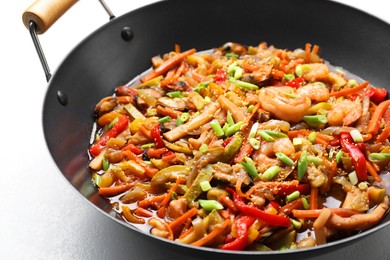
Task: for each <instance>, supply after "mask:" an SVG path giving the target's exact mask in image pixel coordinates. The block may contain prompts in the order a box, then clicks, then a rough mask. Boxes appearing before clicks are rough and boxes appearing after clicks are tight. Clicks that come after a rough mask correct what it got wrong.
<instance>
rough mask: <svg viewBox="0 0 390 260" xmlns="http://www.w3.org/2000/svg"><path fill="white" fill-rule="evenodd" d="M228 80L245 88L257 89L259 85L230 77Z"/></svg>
mask: <svg viewBox="0 0 390 260" xmlns="http://www.w3.org/2000/svg"><path fill="white" fill-rule="evenodd" d="M229 81H230V82H231V83H234V84H236V85H237V86H239V87H240V88H242V89H247V90H258V89H259V86H257V85H255V84H252V83H249V82H246V81H242V80H237V79H235V78H230V79H229Z"/></svg>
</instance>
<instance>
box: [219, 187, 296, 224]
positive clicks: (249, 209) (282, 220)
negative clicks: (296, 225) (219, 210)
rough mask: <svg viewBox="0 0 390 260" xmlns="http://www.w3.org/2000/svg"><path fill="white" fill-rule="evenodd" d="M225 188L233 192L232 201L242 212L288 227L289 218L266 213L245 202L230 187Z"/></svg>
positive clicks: (269, 222)
mask: <svg viewBox="0 0 390 260" xmlns="http://www.w3.org/2000/svg"><path fill="white" fill-rule="evenodd" d="M226 190H227V191H228V192H230V193H232V194H233V201H234V204H235V205H236V207H237V208H238V209H239V210H240V211H241V212H242V213H243V214H244V215H248V216H253V217H256V218H259V219H261V220H262V221H264V222H265V223H267V224H269V225H272V226H280V227H290V226H291V221H290V218H288V217H286V216H281V215H275V214H270V213H267V212H265V211H263V210H260V209H258V208H256V207H255V206H252V205H248V204H245V202H244V200H243V198H242V197H241V196H239V195H238V194H237V193H236V192H235V191H234V190H233V189H232V188H230V187H227V188H226Z"/></svg>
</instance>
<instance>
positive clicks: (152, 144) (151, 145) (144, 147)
mask: <svg viewBox="0 0 390 260" xmlns="http://www.w3.org/2000/svg"><path fill="white" fill-rule="evenodd" d="M153 146H154V143H148V144H143V145H141V149H146V148H150V147H153Z"/></svg>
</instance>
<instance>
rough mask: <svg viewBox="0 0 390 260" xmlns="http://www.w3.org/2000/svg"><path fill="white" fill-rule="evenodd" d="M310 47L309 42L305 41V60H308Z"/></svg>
mask: <svg viewBox="0 0 390 260" xmlns="http://www.w3.org/2000/svg"><path fill="white" fill-rule="evenodd" d="M310 49H311V44H310V43H306V44H305V53H306V60H308V61H309V60H310V58H311V55H310Z"/></svg>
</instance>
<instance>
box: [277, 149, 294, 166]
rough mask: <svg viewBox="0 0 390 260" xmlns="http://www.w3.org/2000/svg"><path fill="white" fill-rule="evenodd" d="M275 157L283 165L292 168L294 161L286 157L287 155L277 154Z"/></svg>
mask: <svg viewBox="0 0 390 260" xmlns="http://www.w3.org/2000/svg"><path fill="white" fill-rule="evenodd" d="M275 155H276V157H278V159H279V160H280V161H281V162H282V163H284V164H287V165H290V166H294V164H295V163H294V161H293V160H292V159H291V158H290V157H288V156H287V155H285V154H284V153H281V152H277V153H276V154H275Z"/></svg>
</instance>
